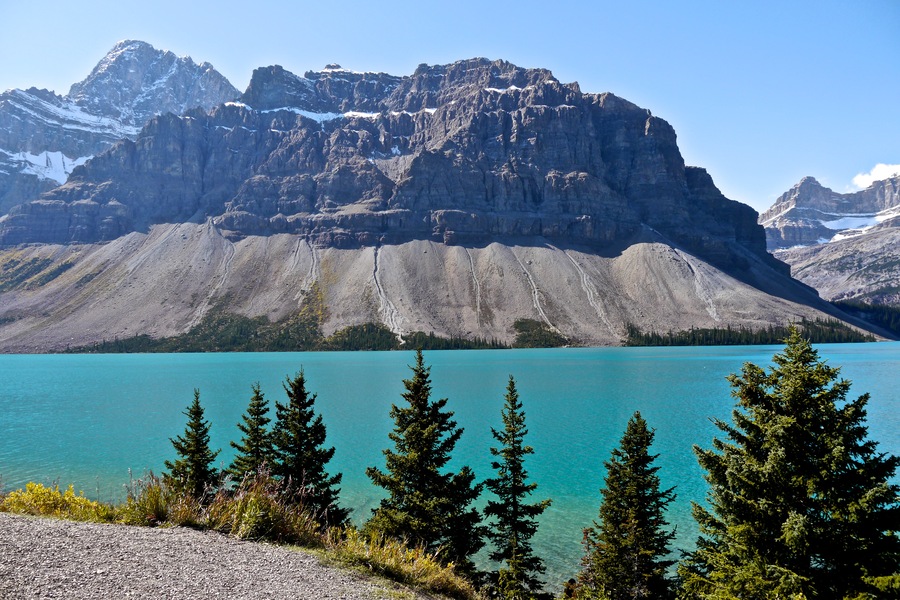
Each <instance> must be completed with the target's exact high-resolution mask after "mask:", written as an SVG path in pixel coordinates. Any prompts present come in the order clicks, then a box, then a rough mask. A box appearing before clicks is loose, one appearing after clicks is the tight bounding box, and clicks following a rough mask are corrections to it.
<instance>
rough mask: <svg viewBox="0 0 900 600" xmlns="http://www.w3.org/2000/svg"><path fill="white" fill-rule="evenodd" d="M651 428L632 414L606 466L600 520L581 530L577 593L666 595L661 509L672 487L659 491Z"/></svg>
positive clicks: (666, 537) (670, 534)
mask: <svg viewBox="0 0 900 600" xmlns="http://www.w3.org/2000/svg"><path fill="white" fill-rule="evenodd" d="M653 437H654V433H653V430H652V429H650V428H649V427H648V426H647V422H646V421H645V420H644V419H643V418H642V417H641V413H639V412H635V413H634V415H633V416H632V417H631V419H629V421H628V426H627V427H626V429H625V435H624V436H622V441H621V442H620V444H619V447H618V448H616V449H614V450H613V451H612V457H611V458H610V459H609V460H608V461H607V462H606V463H604V464H605V466H606V478H605V480H604V481H605V487H604V488H603V489H602V490H601V492H600V493H601V494H602V496H603V501H602V502H601V504H600V522H599V523H597V522H596V521H595V522H594V526H593V527H588V528H587V529H585V530H584V546H585V556H584V558H583V559H582V566H583V570H582V572H581V574H580V575H579V588H580V590H579V596H580V597H587V598H590V597H600V598H605V599H608V600H626V599H627V600H631V599H633V598H666V597H669V596H670V595H671V584H670V582H669V581H668V579H667V578H666V569H667V568H668V567H669V566H671V565H672V564H673V561H669V560H664V559H663V557H665V556H666V554H667V553H668V545H669V542H671V541H672V538H674V537H675V532H674V531H666V530H665V528H666V525H667V523H666V520H665V516H664V514H663V513H664V512H665V508H666V506H668V504H669V503H670V502H672V501H673V500H674V499H675V493H674V488H669V489H668V490H662V491H661V490H660V489H659V483H660V481H659V476H658V475H657V471H659V467H654V466H652V465H653V461H655V460H656V457H657V456H658V455H656V454H650V445H651V444H652V443H653Z"/></svg>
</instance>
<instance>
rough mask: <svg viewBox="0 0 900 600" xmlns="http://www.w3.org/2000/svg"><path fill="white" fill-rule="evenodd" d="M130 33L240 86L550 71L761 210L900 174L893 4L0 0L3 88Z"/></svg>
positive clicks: (40, 76)
mask: <svg viewBox="0 0 900 600" xmlns="http://www.w3.org/2000/svg"><path fill="white" fill-rule="evenodd" d="M122 39H139V40H143V41H146V42H149V43H151V44H153V45H154V46H156V47H157V48H165V49H168V50H172V51H173V52H175V53H176V54H178V55H190V56H191V57H193V58H194V60H196V61H197V62H200V61H204V60H205V61H209V62H211V63H212V64H213V65H215V67H216V68H217V69H218V70H219V71H221V72H222V73H223V74H224V75H225V76H226V77H228V78H229V79H230V80H231V81H232V83H234V84H235V85H236V86H237V87H238V88H239V89H241V90H243V89H244V88H245V87H246V85H247V83H248V81H249V79H250V75H251V73H252V71H253V69H254V68H255V67H259V66H265V65H270V64H280V65H283V66H284V67H285V68H286V69H288V70H290V71H293V72H295V73H298V74H302V73H303V72H304V71H307V70H310V69H313V70H316V69H321V68H322V67H323V66H324V65H325V64H327V63H331V62H336V63H340V64H341V65H342V66H344V67H346V68H350V69H354V70H360V71H385V72H389V73H394V74H398V75H403V74H409V73H412V71H413V70H414V69H415V67H416V65H418V64H419V63H428V64H443V63H448V62H452V61H454V60H458V59H462V58H470V57H473V56H486V57H488V58H503V59H506V60H509V61H511V62H513V63H515V64H518V65H520V66H523V67H545V68H548V69H550V70H551V71H553V73H554V74H555V75H556V76H557V78H559V79H560V80H561V81H564V82H570V81H578V82H579V84H580V85H581V89H582V90H583V91H588V92H607V91H609V92H613V93H615V94H617V95H619V96H622V97H624V98H626V99H628V100H630V101H632V102H634V103H636V104H638V105H640V106H642V107H645V108H648V109H650V110H651V111H652V112H653V114H655V115H657V116H659V117H662V118H664V119H666V120H667V121H669V122H670V123H671V124H672V125H673V126H674V127H675V131H676V132H677V133H678V141H679V146H680V148H681V151H682V154H683V155H684V157H685V160H686V162H687V163H688V164H691V165H698V166H702V167H705V168H706V169H708V170H709V172H710V174H711V175H712V176H713V179H714V180H715V182H716V184H717V185H718V186H719V188H720V189H721V190H722V191H723V193H725V195H726V196H728V197H729V198H733V199H735V200H739V201H741V202H745V203H747V204H750V205H751V206H753V207H754V208H756V209H757V210H763V209H765V208H767V207H768V206H769V205H770V204H771V203H772V202H773V201H774V199H775V198H776V197H777V196H778V195H780V194H781V193H783V192H784V191H786V190H787V189H788V188H790V186H792V185H793V184H794V183H796V182H797V181H799V179H800V178H801V177H803V176H805V175H812V176H814V177H816V178H817V179H819V181H820V182H822V183H823V184H824V185H827V186H829V187H831V188H833V189H835V190H836V191H839V192H844V191H849V190H851V189H854V187H853V179H854V177H855V176H857V175H858V174H860V173H867V172H869V171H870V170H872V169H873V168H874V167H875V166H876V165H877V164H879V163H884V164H888V165H898V164H900V1H898V0H857V1H852V2H851V1H848V0H844V1H836V0H816V1H808V0H789V1H787V2H785V1H784V0H781V1H777V2H774V1H769V0H755V1H753V2H750V1H746V2H742V1H738V0H716V1H705V0H696V1H694V0H682V1H673V0H666V1H663V0H659V1H655V0H632V1H630V2H623V1H621V0H617V1H612V2H611V1H607V0H591V1H584V2H574V1H570V0H556V1H546V0H545V1H543V2H534V1H531V0H519V1H518V2H490V1H488V0H482V1H473V0H456V1H454V2H445V3H436V2H425V1H422V2H407V1H396V2H365V3H363V2H353V1H344V2H316V3H311V2H306V1H296V0H295V1H283V2H281V1H269V0H257V1H246V0H244V1H241V2H228V1H226V2H216V3H204V2H188V1H184V0H182V1H180V2H174V1H170V0H161V1H153V2H149V1H146V0H145V1H144V2H132V1H130V0H119V1H117V2H106V1H99V0H81V1H79V2H72V1H71V0H69V1H67V2H58V1H57V0H44V1H42V2H21V1H14V0H0V65H2V68H0V90H2V89H8V88H13V87H21V88H24V87H30V86H37V87H43V88H48V89H51V90H54V91H56V92H57V93H61V94H64V93H66V92H67V91H68V88H69V86H70V85H71V84H72V83H74V82H76V81H79V80H81V79H83V78H84V77H85V76H87V74H88V73H89V72H90V70H91V69H92V68H93V66H94V65H95V64H96V63H97V62H98V61H99V60H100V58H102V57H103V55H104V54H105V53H106V52H107V51H108V50H109V49H110V48H112V46H113V45H114V44H115V43H116V42H117V41H119V40H122Z"/></svg>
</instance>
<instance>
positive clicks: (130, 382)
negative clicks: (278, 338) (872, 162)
mask: <svg viewBox="0 0 900 600" xmlns="http://www.w3.org/2000/svg"><path fill="white" fill-rule="evenodd" d="M817 348H818V350H819V352H820V355H821V356H822V357H823V358H825V359H827V360H828V362H829V364H831V365H834V366H841V367H842V369H843V370H842V376H843V377H844V378H846V379H849V380H851V381H852V382H853V387H852V388H851V395H852V396H853V397H856V396H858V395H860V394H862V393H864V392H869V393H870V394H871V396H872V399H871V401H870V404H869V419H868V423H869V435H870V437H871V438H872V439H875V440H877V441H878V442H879V443H880V445H879V450H880V451H884V452H889V453H892V454H900V385H898V383H900V377H898V373H900V343H897V342H890V343H878V344H835V345H821V346H818V347H817ZM779 350H780V347H779V346H750V347H714V348H711V347H702V348H602V349H553V350H489V351H431V352H426V353H425V361H426V363H427V364H429V365H431V367H432V371H431V375H432V383H433V391H434V394H436V395H437V396H438V397H447V398H449V403H448V405H447V407H448V408H449V409H450V410H452V411H454V412H455V418H456V419H457V421H458V423H459V425H460V426H462V427H463V428H464V429H465V433H464V434H463V436H462V438H461V440H460V442H459V444H458V445H457V448H456V451H455V453H454V458H453V462H452V464H453V466H454V467H457V468H458V467H459V466H461V465H464V464H467V465H469V466H471V467H472V468H473V469H474V470H475V473H476V475H477V477H478V480H483V479H485V478H487V477H491V476H493V475H494V473H493V472H492V471H491V469H490V460H491V457H490V453H489V448H490V447H491V446H492V445H496V443H495V441H494V440H493V438H492V437H491V433H490V429H491V427H494V428H500V427H501V426H502V425H501V421H500V410H501V408H502V406H503V395H504V392H505V388H506V384H507V379H508V376H509V375H510V374H512V375H513V376H515V378H516V383H517V386H518V389H519V393H520V397H521V399H522V402H523V403H524V408H525V412H526V422H527V425H528V428H529V430H530V433H529V434H528V436H527V438H526V441H527V443H529V444H530V445H532V446H533V447H534V449H535V454H534V455H532V456H530V457H529V458H528V462H527V463H526V467H527V469H528V471H529V474H530V477H531V479H532V481H534V482H536V483H537V484H538V489H537V492H536V499H543V498H548V497H549V498H552V499H553V505H552V506H551V508H550V509H548V511H547V512H546V513H545V514H544V516H543V518H542V519H541V527H540V529H539V531H538V534H537V536H536V538H535V540H534V546H535V550H536V552H537V553H538V554H539V555H541V556H542V557H543V558H544V560H545V562H546V564H547V567H548V573H547V580H548V582H549V583H550V584H552V585H554V586H558V585H559V583H560V582H561V581H564V580H565V579H567V578H568V577H570V576H572V575H573V574H574V573H575V572H576V571H577V569H578V561H579V559H580V557H581V554H582V549H581V531H582V529H583V528H584V527H586V526H589V525H590V524H591V522H592V520H593V519H595V518H596V517H597V511H598V508H599V503H600V494H599V489H600V488H601V487H602V485H603V474H604V470H603V462H604V461H605V460H607V459H608V458H609V453H610V451H611V450H612V448H614V447H615V446H616V445H617V444H618V442H619V440H620V438H621V436H622V433H623V431H624V428H625V425H626V422H627V421H628V419H629V417H630V416H631V415H632V414H633V413H634V411H636V410H639V411H641V413H642V415H643V416H644V418H645V419H646V420H647V421H648V423H649V424H650V426H651V427H653V428H655V429H656V441H655V444H654V447H653V450H654V452H656V453H658V454H659V458H658V460H657V463H656V464H657V465H658V466H659V467H660V472H659V474H660V477H661V478H662V482H663V485H664V486H676V492H677V494H678V499H677V501H676V502H675V503H674V504H673V505H671V506H670V510H669V512H668V518H669V521H670V523H672V524H675V525H677V527H678V529H677V533H678V538H677V548H690V547H692V545H693V540H694V539H695V538H696V535H697V530H696V527H695V525H694V523H693V521H692V520H691V517H690V502H691V501H703V499H704V497H705V493H706V484H705V482H704V481H703V478H702V471H701V470H700V468H699V467H698V466H697V461H696V459H695V457H694V454H693V452H692V446H693V445H694V444H699V445H700V446H703V447H709V446H710V442H711V440H712V438H713V436H715V435H716V434H717V432H718V430H717V429H716V428H715V426H714V425H713V424H712V423H711V421H710V419H712V418H720V419H724V420H729V419H730V415H731V410H732V408H733V406H734V400H733V398H731V396H730V387H729V385H728V382H727V381H726V380H725V377H726V376H727V375H728V374H729V373H733V372H738V371H739V370H740V368H741V365H742V364H743V363H744V362H745V361H750V362H754V363H756V364H759V365H768V364H769V363H770V359H771V357H772V355H773V354H774V353H775V352H777V351H779ZM412 361H413V354H412V353H411V352H328V353H258V354H136V355H135V354H132V355H123V354H113V355H0V477H2V480H0V485H2V489H3V490H4V491H10V490H12V489H16V488H18V487H22V486H24V484H25V483H26V482H27V481H37V482H42V483H50V482H55V481H58V482H59V483H60V485H61V486H66V485H68V484H69V483H73V484H75V487H76V490H84V492H85V494H86V495H87V496H89V497H92V498H97V497H98V496H99V498H100V499H101V500H121V499H122V497H123V496H124V487H123V484H125V483H127V482H128V478H129V469H130V470H131V471H132V472H133V473H134V474H135V475H136V476H140V475H141V474H142V473H144V472H146V471H148V470H152V471H154V472H157V473H159V472H161V471H162V470H163V461H164V460H166V459H171V458H172V457H173V450H172V445H171V443H170V442H169V438H170V437H173V436H175V435H179V434H181V433H182V432H183V431H184V426H185V420H186V418H185V416H184V415H183V414H182V411H184V410H185V409H186V407H187V406H188V404H189V403H190V401H191V399H192V392H193V389H194V388H195V387H196V388H199V389H200V393H201V402H202V404H203V406H204V407H205V409H206V417H207V419H208V420H209V421H210V423H211V425H212V432H211V437H212V446H213V448H214V449H216V448H221V449H222V452H221V454H220V455H219V461H220V462H221V463H222V464H223V465H227V464H228V463H229V462H230V461H231V458H232V456H233V450H232V449H231V448H230V446H229V443H228V442H229V441H230V440H237V439H239V437H240V436H239V431H238V430H237V427H236V424H237V423H238V422H239V421H240V419H241V415H242V414H243V412H244V410H245V409H246V407H247V403H248V402H249V399H250V395H251V391H250V386H251V385H252V384H253V383H255V382H259V384H260V386H261V387H262V390H263V392H264V393H265V394H266V397H267V398H268V399H269V400H270V403H271V404H274V400H276V399H278V400H282V401H283V400H284V398H285V395H284V391H283V389H282V387H281V384H282V382H283V381H284V379H285V377H286V376H287V375H293V374H294V373H296V372H297V371H298V370H299V369H300V368H301V367H302V368H303V369H304V372H305V374H306V378H307V389H308V390H310V391H312V392H315V393H317V394H318V399H317V401H316V406H317V410H318V411H319V412H321V414H322V415H323V418H324V421H325V424H326V426H327V428H328V444H329V445H333V446H335V447H336V452H335V456H334V459H333V460H332V462H331V463H330V465H329V466H330V472H332V473H335V472H342V473H343V474H344V480H343V485H342V492H341V500H342V503H343V504H344V505H345V506H348V507H350V508H352V509H353V517H354V519H355V521H357V522H362V521H364V520H365V519H366V518H368V516H369V514H370V510H371V509H372V508H373V507H374V506H376V504H377V502H378V499H379V498H380V495H379V489H378V488H375V487H373V486H372V485H371V483H370V482H369V480H368V478H367V477H366V476H365V469H366V467H369V466H378V467H380V468H384V457H383V455H382V450H383V449H384V448H387V447H389V446H390V441H389V440H388V437H387V435H388V432H389V431H390V430H391V429H392V427H393V422H392V421H391V419H390V417H389V415H388V411H389V409H390V406H391V404H392V403H399V402H402V399H401V397H400V394H401V392H402V391H403V383H402V379H404V378H407V377H409V376H410V370H409V368H408V365H409V364H411V363H412ZM272 412H273V415H271V416H274V406H273V411H272Z"/></svg>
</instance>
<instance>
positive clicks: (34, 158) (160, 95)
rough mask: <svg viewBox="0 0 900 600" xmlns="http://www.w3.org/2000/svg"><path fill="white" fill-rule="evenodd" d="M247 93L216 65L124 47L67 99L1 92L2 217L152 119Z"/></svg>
mask: <svg viewBox="0 0 900 600" xmlns="http://www.w3.org/2000/svg"><path fill="white" fill-rule="evenodd" d="M239 95H240V92H239V91H238V90H236V89H235V88H234V87H233V86H232V85H231V84H230V83H229V82H228V80H226V79H225V77H223V76H222V75H221V74H220V73H219V72H218V71H216V70H215V69H214V68H213V67H212V65H210V64H209V63H202V64H200V65H197V64H195V63H194V61H193V60H191V59H190V58H189V57H177V56H175V55H174V54H173V53H172V52H168V51H162V50H157V49H155V48H154V47H153V46H151V45H150V44H147V43H144V42H139V41H122V42H119V43H118V44H116V45H115V47H113V49H112V50H110V52H109V53H108V54H107V55H106V56H105V57H104V58H103V60H101V61H100V62H99V63H98V64H97V66H96V67H94V69H93V71H91V73H90V75H88V77H87V78H86V79H85V80H84V81H81V82H80V83H76V84H74V85H73V86H72V87H71V89H70V90H69V93H68V94H67V95H66V96H59V95H57V94H55V93H53V92H50V91H47V90H39V89H36V88H30V89H28V90H18V89H13V90H8V91H6V92H3V93H2V94H0V214H4V213H6V212H7V211H8V210H9V209H10V208H11V207H12V206H14V205H16V204H18V203H20V202H23V201H25V200H31V199H33V198H36V197H37V196H38V195H39V194H41V193H42V192H45V191H48V190H50V189H53V188H55V187H57V186H58V185H60V184H62V183H65V181H66V179H67V178H68V176H69V175H70V174H71V172H72V170H73V169H74V168H75V167H77V166H79V165H82V164H84V163H85V162H86V161H87V160H88V159H90V158H91V157H92V156H95V155H97V154H99V153H101V152H102V151H103V150H105V149H107V148H109V147H110V146H111V145H113V144H114V143H116V142H117V141H119V140H120V139H122V138H126V137H131V138H133V137H135V136H137V134H138V133H139V132H140V130H141V128H142V127H143V126H144V124H146V123H147V121H149V120H150V119H151V118H152V117H154V116H155V115H158V114H163V113H169V112H171V113H174V114H178V115H180V114H184V112H186V111H187V110H188V109H191V108H195V107H202V108H205V109H209V108H212V107H213V106H215V105H217V104H221V103H222V102H226V101H228V100H233V99H235V98H237V97H238V96H239Z"/></svg>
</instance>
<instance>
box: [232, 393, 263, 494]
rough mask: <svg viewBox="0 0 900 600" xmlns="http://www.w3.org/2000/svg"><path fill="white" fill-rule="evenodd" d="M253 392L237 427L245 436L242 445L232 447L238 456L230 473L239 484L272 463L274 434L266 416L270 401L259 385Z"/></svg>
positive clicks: (235, 444)
mask: <svg viewBox="0 0 900 600" xmlns="http://www.w3.org/2000/svg"><path fill="white" fill-rule="evenodd" d="M251 390H252V391H253V396H251V398H250V404H249V406H247V412H245V413H244V416H243V423H238V425H237V426H238V429H239V430H240V431H241V433H243V434H244V435H243V437H242V438H241V442H240V443H237V442H231V447H232V448H234V449H235V450H237V454H236V455H235V457H234V461H233V462H232V463H231V466H230V467H229V468H228V472H229V473H230V474H231V475H232V476H233V477H234V478H236V479H237V480H238V481H239V482H240V481H241V480H242V479H244V477H246V476H247V475H254V474H255V473H258V472H259V470H260V468H262V467H263V466H265V465H270V464H271V462H272V434H271V433H270V432H269V431H268V430H267V429H266V425H268V424H269V422H270V421H271V419H269V418H268V417H267V416H266V415H267V414H268V413H269V401H268V400H266V398H265V395H264V394H263V393H262V391H260V389H259V383H254V384H253V386H252V387H251Z"/></svg>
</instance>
